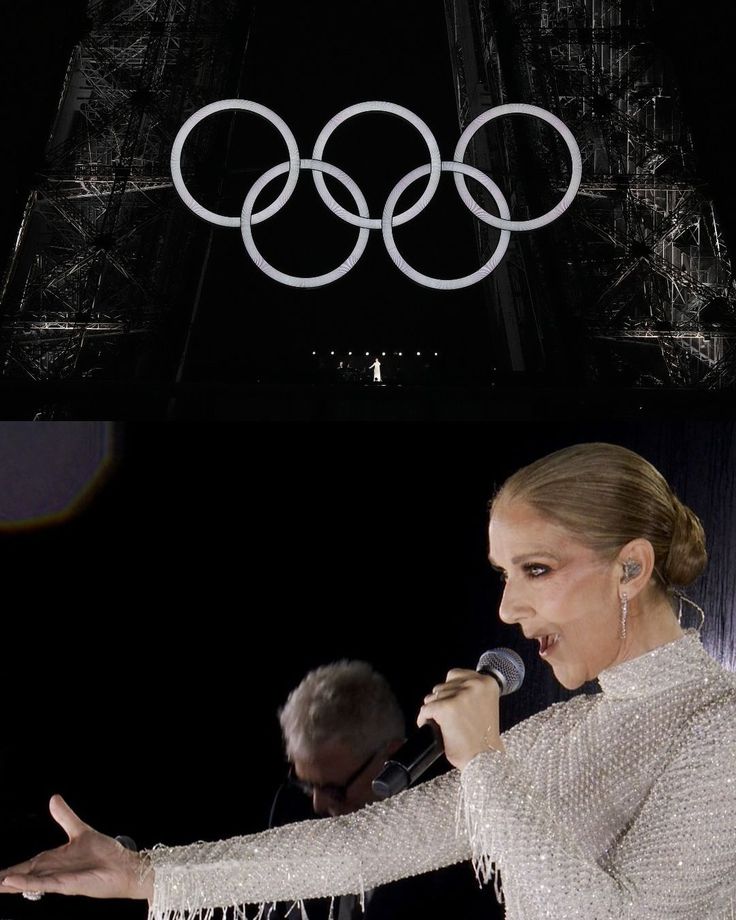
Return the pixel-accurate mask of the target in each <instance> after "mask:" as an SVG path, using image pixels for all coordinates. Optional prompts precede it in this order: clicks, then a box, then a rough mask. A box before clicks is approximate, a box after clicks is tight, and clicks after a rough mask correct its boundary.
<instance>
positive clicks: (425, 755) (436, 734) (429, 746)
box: [373, 648, 525, 799]
mask: <svg viewBox="0 0 736 920" xmlns="http://www.w3.org/2000/svg"><path fill="white" fill-rule="evenodd" d="M476 671H478V672H479V673H480V674H488V675H489V676H490V677H493V678H494V679H495V681H496V683H497V684H498V686H499V687H500V689H501V696H506V694H508V693H513V692H514V690H518V689H519V687H520V686H521V685H522V683H523V682H524V673H525V670H524V662H523V661H522V660H521V658H520V657H519V656H518V655H517V654H516V652H514V651H512V650H511V649H510V648H494V649H490V650H489V651H487V652H483V654H482V655H481V656H480V660H479V661H478V666H477V667H476ZM443 751H444V744H443V742H442V733H441V732H440V729H439V726H438V725H437V723H436V722H433V721H429V722H426V723H425V724H424V725H422V727H421V728H420V729H418V730H417V731H416V732H414V734H413V735H412V736H411V738H409V740H408V741H406V742H405V743H404V744H403V745H402V746H401V747H400V748H399V750H398V751H397V752H396V753H395V754H394V756H393V757H392V758H391V760H387V761H386V763H385V764H384V766H383V769H382V770H381V772H380V773H379V774H378V776H377V777H376V778H375V779H374V780H373V793H374V795H375V796H376V797H377V798H379V799H387V798H388V797H389V796H391V795H396V793H397V792H402V791H403V790H404V789H407V788H408V787H409V786H411V784H412V783H413V782H415V781H416V780H417V779H418V778H419V777H420V776H421V775H422V773H424V771H425V770H427V769H428V768H429V767H431V766H432V764H433V763H434V762H435V760H437V758H438V757H440V755H441V754H442V752H443Z"/></svg>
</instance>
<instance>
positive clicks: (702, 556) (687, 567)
mask: <svg viewBox="0 0 736 920" xmlns="http://www.w3.org/2000/svg"><path fill="white" fill-rule="evenodd" d="M672 511H673V522H672V538H671V541H670V548H669V552H668V553H667V558H666V560H665V564H664V571H663V572H662V576H663V577H664V580H665V583H666V584H667V586H670V585H676V586H681V587H684V586H685V585H689V584H690V582H692V581H695V579H696V578H697V577H698V576H699V575H702V574H703V570H704V569H705V565H706V562H707V561H708V554H707V553H706V550H705V533H704V532H703V525H702V524H701V523H700V520H699V519H698V517H697V515H695V513H694V512H693V511H691V510H690V508H688V507H687V506H686V505H683V504H682V502H681V501H680V500H679V498H677V496H675V495H673V496H672Z"/></svg>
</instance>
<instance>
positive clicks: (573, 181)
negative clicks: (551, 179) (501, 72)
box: [453, 102, 583, 230]
mask: <svg viewBox="0 0 736 920" xmlns="http://www.w3.org/2000/svg"><path fill="white" fill-rule="evenodd" d="M503 115H533V116H534V117H535V118H541V120H542V121H546V122H547V124H548V125H552V127H553V128H555V130H556V131H557V132H558V133H559V134H560V136H561V137H562V139H563V141H564V142H565V143H566V144H567V149H568V150H569V151H570V158H571V160H572V172H571V175H570V184H569V185H568V187H567V191H566V192H565V194H564V196H563V197H562V200H561V201H560V202H559V203H558V204H556V205H555V207H554V208H552V209H551V210H549V211H547V213H546V214H542V216H541V217H533V218H531V219H530V220H506V219H505V220H501V219H500V218H498V217H495V216H494V215H493V214H489V213H488V212H487V211H484V210H483V209H482V208H480V209H478V210H474V207H475V209H477V208H478V205H477V204H476V202H475V201H474V200H473V198H472V196H471V194H470V192H469V191H468V187H467V185H466V184H465V179H464V177H463V176H462V175H460V174H459V172H457V173H456V174H455V185H456V186H457V190H458V193H459V195H460V197H461V198H462V200H463V201H464V202H465V204H466V205H467V206H468V207H469V208H470V209H471V210H472V211H473V213H474V214H475V216H476V217H478V218H480V219H481V220H483V221H485V222H486V223H487V224H490V225H491V226H492V227H496V228H497V229H499V230H537V229H539V227H544V226H546V225H547V224H551V223H552V221H553V220H557V218H558V217H559V216H560V215H561V214H562V213H563V212H564V211H566V210H567V209H568V207H569V206H570V204H571V203H572V200H573V198H574V197H575V195H576V194H577V191H578V188H579V187H580V180H581V178H582V176H583V161H582V157H581V156H580V148H579V147H578V145H577V141H576V140H575V138H574V137H573V134H572V131H570V129H569V128H568V127H567V125H566V124H565V123H564V122H563V121H561V120H560V119H559V118H558V117H557V116H556V115H553V114H552V113H551V112H548V111H547V110H546V109H540V108H539V106H537V105H526V104H525V103H522V102H519V103H509V104H508V105H498V106H496V107H495V108H492V109H489V110H488V111H487V112H484V113H483V114H482V115H479V116H478V117H477V118H474V119H473V121H471V122H470V124H469V125H468V127H467V128H466V129H465V130H464V131H463V133H462V134H461V135H460V140H459V141H458V142H457V147H455V153H454V154H453V159H454V160H455V161H456V162H458V163H462V161H463V157H464V156H465V151H466V149H467V146H468V144H469V143H470V139H471V138H472V137H473V135H474V134H475V133H476V131H478V129H479V128H481V127H483V125H485V124H487V123H488V122H489V121H492V120H493V119H494V118H501V117H502V116H503Z"/></svg>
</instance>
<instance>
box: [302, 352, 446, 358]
mask: <svg viewBox="0 0 736 920" xmlns="http://www.w3.org/2000/svg"><path fill="white" fill-rule="evenodd" d="M374 353H375V354H378V352H370V351H367V352H366V353H365V356H366V358H369V357H370V356H371V354H374ZM312 354H313V355H316V354H317V352H316V351H313V352H312ZM335 354H336V352H334V351H331V352H330V355H332V356H333V357H334V356H335ZM393 354H394V356H398V357H399V358H403V356H404V352H403V351H395V352H393ZM421 354H422V353H421V351H418V352H417V353H416V356H417V358H419V357H421ZM426 354H428V355H429V354H431V353H430V352H426ZM352 355H353V353H352V351H349V352H348V357H349V358H350V357H352ZM438 355H439V352H436V351H435V352H434V357H435V358H436V357H438ZM381 357H382V358H385V357H386V352H385V351H382V352H381Z"/></svg>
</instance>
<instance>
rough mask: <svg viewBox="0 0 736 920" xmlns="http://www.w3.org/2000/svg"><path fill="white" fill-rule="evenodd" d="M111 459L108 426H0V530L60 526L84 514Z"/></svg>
mask: <svg viewBox="0 0 736 920" xmlns="http://www.w3.org/2000/svg"><path fill="white" fill-rule="evenodd" d="M115 461H116V443H115V432H114V428H113V425H112V423H111V422H64V423H63V424H62V425H60V424H59V423H58V422H46V421H36V422H2V423H0V494H2V496H3V499H2V504H1V505H0V531H8V530H10V531H13V530H17V529H21V528H23V529H27V528H38V527H43V526H45V525H49V524H60V523H63V522H64V521H66V520H68V519H69V518H70V517H72V516H73V515H75V514H77V513H79V512H80V511H83V510H84V509H85V508H86V507H87V505H88V504H89V503H90V502H91V501H92V499H93V498H94V496H95V495H96V493H97V491H98V489H99V487H100V485H101V484H102V483H103V482H104V481H105V480H106V479H107V477H108V475H109V473H110V472H111V470H112V469H113V467H114V465H115Z"/></svg>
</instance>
